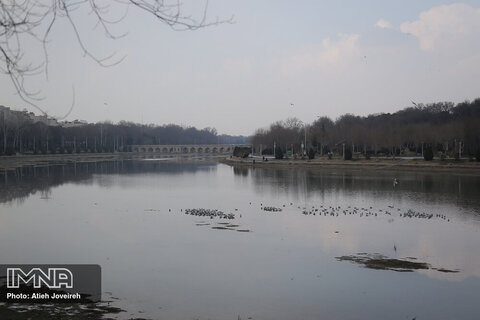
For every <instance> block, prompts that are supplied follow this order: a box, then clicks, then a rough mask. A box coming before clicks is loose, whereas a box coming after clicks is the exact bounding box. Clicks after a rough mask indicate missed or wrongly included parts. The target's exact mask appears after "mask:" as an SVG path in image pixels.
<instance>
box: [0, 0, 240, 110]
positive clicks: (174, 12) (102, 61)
mask: <svg viewBox="0 0 480 320" xmlns="http://www.w3.org/2000/svg"><path fill="white" fill-rule="evenodd" d="M207 8H208V1H207V2H205V5H204V10H203V14H202V16H201V18H200V19H199V20H197V19H195V18H193V17H192V16H189V15H184V14H183V12H182V4H181V3H180V2H179V1H166V0H70V1H68V0H51V1H50V2H47V1H41V0H18V1H15V0H6V1H0V72H1V73H3V74H6V75H8V76H9V77H10V79H11V81H12V83H13V86H14V87H15V90H16V92H17V94H18V95H19V97H20V98H21V99H22V100H23V101H24V102H25V103H27V104H29V105H30V106H32V107H34V108H36V109H37V110H39V111H40V112H41V113H43V114H45V115H46V112H45V111H44V110H45V108H43V107H41V106H40V102H41V100H42V99H43V97H41V96H40V93H41V92H40V91H33V90H30V89H29V88H27V86H26V84H25V79H26V78H27V77H29V76H32V75H36V74H39V73H44V74H45V76H46V78H47V79H48V64H49V56H48V40H49V35H50V33H51V31H52V29H53V27H54V26H55V24H56V23H57V21H59V20H61V19H63V20H66V21H68V23H69V25H70V26H71V29H72V36H73V37H74V38H75V39H76V41H77V43H78V44H79V46H80V48H81V50H82V52H83V54H84V56H86V57H89V58H90V59H92V60H93V61H95V62H96V63H97V64H99V65H100V66H103V67H109V66H113V65H116V64H118V63H120V62H121V61H122V60H123V59H124V57H120V58H116V55H115V52H113V53H112V54H110V55H107V56H104V57H99V56H97V55H96V54H94V53H92V51H91V50H90V49H89V46H88V43H86V42H85V40H84V38H83V36H82V31H81V30H80V28H79V24H78V23H77V22H76V21H75V17H74V13H75V11H77V10H79V9H87V10H88V11H89V13H90V15H91V16H93V17H94V19H95V21H96V23H95V28H94V30H98V29H99V30H102V31H103V33H104V34H105V36H106V37H107V38H109V39H118V38H121V37H123V36H125V34H118V35H117V34H115V33H114V32H113V30H112V27H113V25H115V24H119V23H121V22H122V21H123V20H124V19H125V17H126V16H127V15H128V12H129V10H132V9H134V10H135V9H137V10H142V11H144V12H146V13H147V14H148V15H150V16H153V17H154V18H156V19H157V20H158V21H160V22H162V23H164V24H166V25H167V26H169V27H170V28H172V29H174V30H196V29H199V28H203V27H207V26H211V25H217V24H220V23H231V22H232V21H233V17H232V18H230V19H218V18H217V19H215V20H214V21H208V20H207ZM112 11H115V12H122V13H121V14H120V15H119V16H118V17H112V15H113V14H112ZM27 38H32V39H34V40H36V41H39V43H41V45H42V47H43V59H42V60H43V61H42V62H41V63H38V64H33V63H32V62H30V61H28V60H27V59H26V58H25V56H24V49H23V47H22V44H23V43H24V41H25V40H26V39H27ZM72 106H73V103H72ZM71 111H72V108H70V110H69V112H68V113H67V115H68V114H70V112H71Z"/></svg>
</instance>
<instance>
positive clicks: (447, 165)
mask: <svg viewBox="0 0 480 320" xmlns="http://www.w3.org/2000/svg"><path fill="white" fill-rule="evenodd" d="M220 162H221V163H225V164H228V165H234V166H255V167H257V166H258V167H313V168H349V169H369V170H402V171H413V170H415V171H418V170H420V171H427V170H428V171H446V172H468V173H473V174H479V175H480V162H473V161H468V160H467V161H466V160H462V161H455V160H443V161H440V160H432V161H424V160H422V159H398V158H397V159H393V158H379V159H371V160H364V159H362V160H342V159H332V160H328V159H327V158H317V159H312V160H300V159H295V160H294V159H282V160H277V159H268V161H262V159H261V158H254V159H252V158H244V159H241V158H233V157H232V158H222V159H220Z"/></svg>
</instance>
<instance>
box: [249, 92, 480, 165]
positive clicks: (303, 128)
mask: <svg viewBox="0 0 480 320" xmlns="http://www.w3.org/2000/svg"><path fill="white" fill-rule="evenodd" d="M305 142H306V146H304V148H305V149H303V147H302V145H303V144H305ZM251 143H252V144H253V145H254V149H255V152H259V153H263V154H273V153H277V149H278V148H279V149H280V150H281V152H282V153H283V152H285V151H288V152H292V153H302V152H303V150H305V151H307V150H308V149H310V148H312V149H314V150H315V151H316V153H317V154H320V155H326V154H329V153H330V154H331V153H335V154H338V155H347V156H348V155H350V154H352V153H353V154H355V153H357V154H363V155H365V156H367V157H368V156H370V155H378V154H385V155H400V154H410V155H411V154H422V155H424V153H425V151H426V150H431V151H432V152H433V153H434V154H435V155H441V156H450V157H463V156H474V155H476V154H477V153H478V152H480V98H479V99H476V100H474V101H472V102H469V101H466V102H462V103H459V104H457V105H455V104H454V103H452V102H439V103H432V104H427V105H423V104H418V105H416V106H415V107H408V108H405V109H403V110H400V111H398V112H395V113H393V114H390V113H381V114H372V115H368V116H355V115H352V114H346V115H343V116H341V117H339V118H338V119H336V120H335V121H333V120H331V119H330V118H328V117H320V118H318V119H317V120H315V121H313V123H311V124H305V123H303V122H301V121H300V120H298V119H296V118H291V119H287V120H286V121H278V122H275V123H273V124H271V125H270V127H269V128H268V129H259V130H257V131H256V132H255V134H254V135H253V137H252V138H251Z"/></svg>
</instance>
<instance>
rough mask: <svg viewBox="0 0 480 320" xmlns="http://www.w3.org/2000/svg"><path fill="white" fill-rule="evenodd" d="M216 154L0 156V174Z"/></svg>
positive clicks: (192, 158)
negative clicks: (37, 168) (17, 169)
mask: <svg viewBox="0 0 480 320" xmlns="http://www.w3.org/2000/svg"><path fill="white" fill-rule="evenodd" d="M218 157H220V155H215V154H188V153H187V154H158V153H136V152H117V153H71V154H35V155H33V154H26V155H16V156H0V172H1V171H3V170H14V169H16V168H21V167H26V166H48V165H63V164H69V163H82V162H100V161H117V160H133V159H148V160H152V159H153V160H154V159H166V158H172V159H177V158H181V159H182V160H198V159H210V160H212V159H213V160H216V159H217V158H218Z"/></svg>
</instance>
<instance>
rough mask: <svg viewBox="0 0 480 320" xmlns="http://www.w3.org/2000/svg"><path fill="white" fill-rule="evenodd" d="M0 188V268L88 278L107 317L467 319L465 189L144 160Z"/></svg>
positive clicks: (389, 177) (32, 174)
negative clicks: (92, 270)
mask: <svg viewBox="0 0 480 320" xmlns="http://www.w3.org/2000/svg"><path fill="white" fill-rule="evenodd" d="M162 160H164V161H162ZM395 178H396V179H397V180H398V181H399V182H400V183H399V184H398V185H396V186H394V185H393V180H394V179H395ZM0 179H1V180H0V255H1V261H2V263H11V264H23V263H25V264H33V263H35V264H41V263H45V264H53V263H59V264H63V263H88V264H99V265H100V266H101V268H102V296H103V299H104V300H108V301H111V304H112V305H114V306H118V307H120V308H122V309H123V310H125V311H124V312H120V313H117V314H113V315H112V317H114V318H118V319H128V318H132V317H136V318H148V319H233V320H238V319H414V318H416V319H472V320H473V319H478V315H479V314H480V304H479V303H478V298H479V292H480V245H479V244H480V232H479V231H480V197H479V195H480V176H478V175H471V174H455V173H436V172H398V171H396V172H388V171H375V170H361V169H352V170H345V169H334V168H330V169H318V168H317V169H309V168H252V167H231V166H228V165H225V164H219V163H217V162H215V161H209V160H203V161H197V160H188V159H187V160H185V159H183V160H182V159H154V160H151V161H147V160H128V161H127V160H125V161H110V162H93V163H76V164H69V165H62V166H60V165H56V166H43V167H36V168H35V167H25V168H19V169H16V170H15V171H10V172H9V173H8V174H7V175H5V174H3V175H1V174H0ZM187 209H208V210H211V211H209V213H210V214H212V213H214V212H215V214H217V213H218V211H222V212H223V213H224V214H225V215H228V214H230V217H234V218H233V219H225V218H222V217H218V216H213V215H212V216H208V215H207V216H198V215H191V214H186V212H187V213H192V211H187ZM214 210H218V211H214ZM193 212H198V211H193ZM372 261H373V262H372ZM386 261H387V262H388V263H385V262H386ZM402 262H412V263H413V265H414V267H410V265H409V264H408V265H403V264H402ZM390 263H392V264H390ZM416 264H418V265H421V266H423V267H421V268H420V267H418V268H417V267H416V266H417V265H416Z"/></svg>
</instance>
